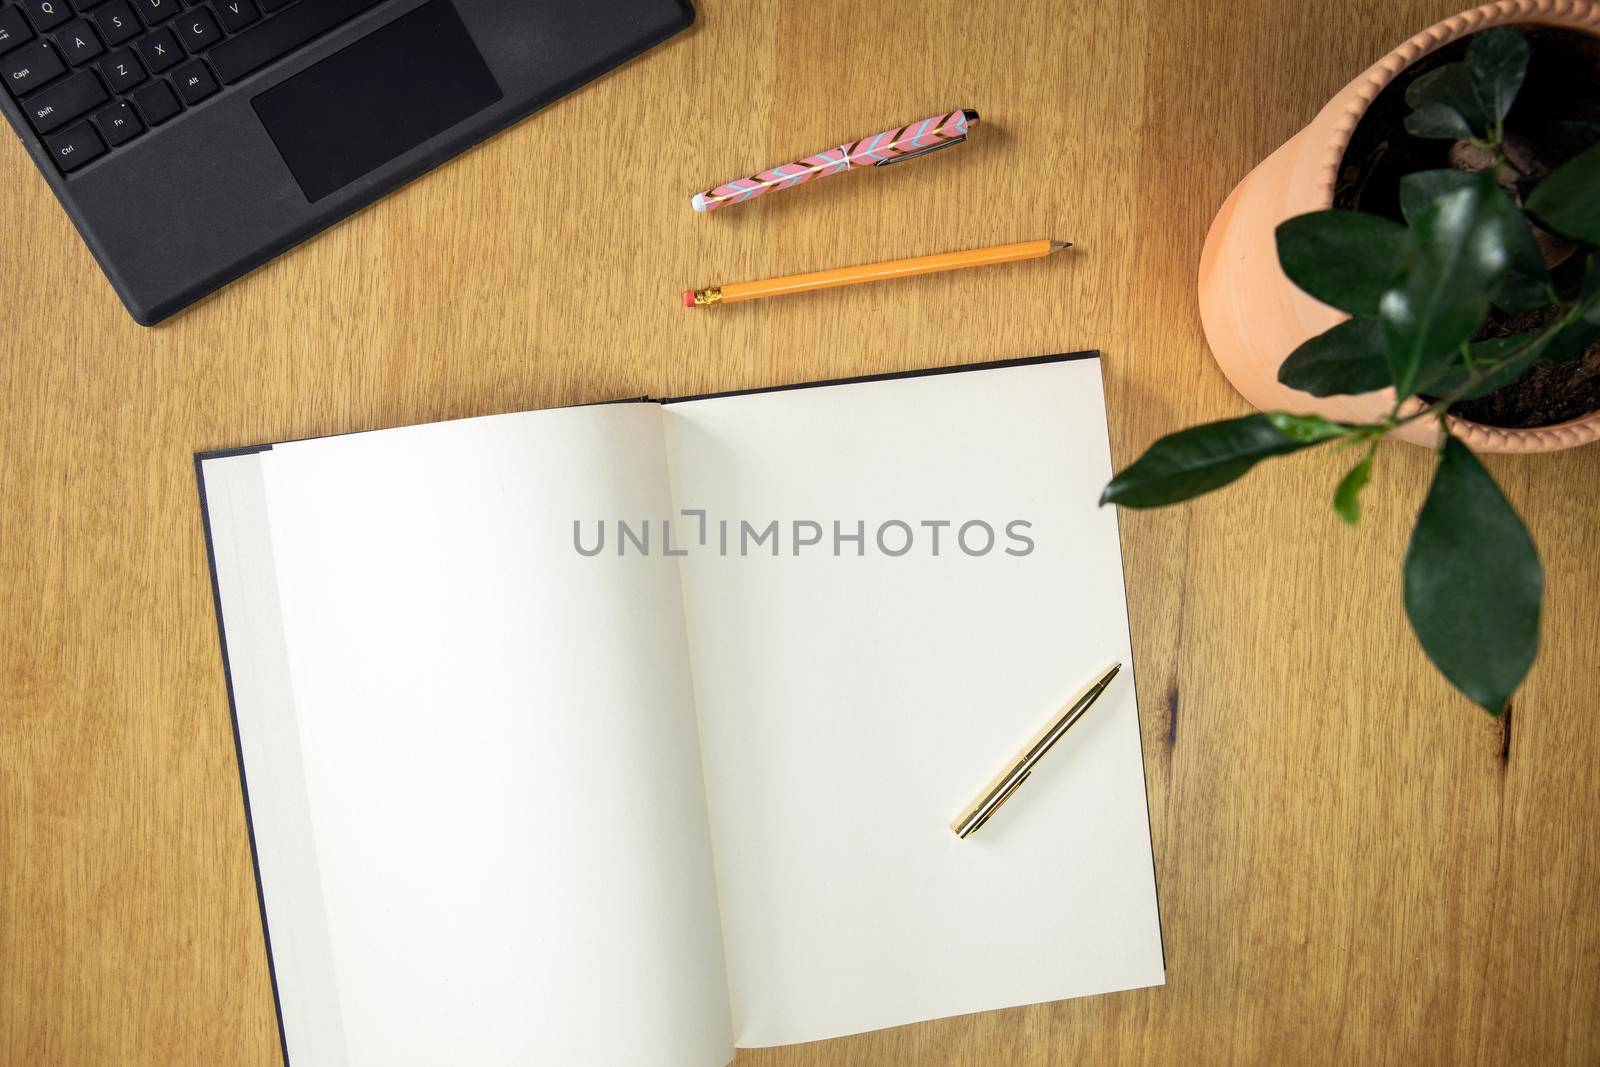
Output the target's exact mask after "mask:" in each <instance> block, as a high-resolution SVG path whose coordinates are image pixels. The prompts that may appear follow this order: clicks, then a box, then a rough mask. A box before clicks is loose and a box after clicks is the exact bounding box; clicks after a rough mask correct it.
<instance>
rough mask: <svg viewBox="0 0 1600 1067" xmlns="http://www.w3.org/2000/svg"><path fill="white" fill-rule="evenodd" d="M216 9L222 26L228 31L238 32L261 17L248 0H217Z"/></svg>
mask: <svg viewBox="0 0 1600 1067" xmlns="http://www.w3.org/2000/svg"><path fill="white" fill-rule="evenodd" d="M216 10H217V18H219V19H221V20H222V28H223V29H225V30H227V31H228V32H229V33H238V32H239V31H240V30H242V29H244V28H245V27H246V26H248V25H250V24H251V23H252V22H254V21H255V20H256V19H258V18H260V17H261V15H260V14H259V13H258V12H257V11H256V5H254V4H252V3H251V2H250V0H217V4H216Z"/></svg>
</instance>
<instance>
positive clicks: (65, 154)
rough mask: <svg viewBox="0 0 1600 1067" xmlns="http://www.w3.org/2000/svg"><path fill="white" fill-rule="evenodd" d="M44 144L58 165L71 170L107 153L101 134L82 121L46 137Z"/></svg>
mask: <svg viewBox="0 0 1600 1067" xmlns="http://www.w3.org/2000/svg"><path fill="white" fill-rule="evenodd" d="M44 146H45V148H46V149H48V150H49V152H50V155H51V156H52V157H53V158H54V159H55V161H56V166H58V167H60V168H61V169H62V170H63V171H67V172H71V171H75V170H77V169H78V168H79V167H81V166H83V165H84V164H85V163H88V162H89V161H90V160H92V159H98V158H99V157H100V156H103V155H105V154H106V146H105V144H104V143H103V142H102V141H101V140H100V135H99V134H97V133H95V132H94V128H93V127H92V126H90V125H89V124H88V123H87V122H80V123H78V125H76V126H74V127H72V129H70V130H68V131H67V132H66V133H58V134H56V135H55V136H54V137H47V138H45V142H44Z"/></svg>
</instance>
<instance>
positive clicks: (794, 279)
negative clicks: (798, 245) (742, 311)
mask: <svg viewBox="0 0 1600 1067" xmlns="http://www.w3.org/2000/svg"><path fill="white" fill-rule="evenodd" d="M1071 247H1072V246H1071V245H1069V244H1067V243H1066V242H1065V241H1024V242H1022V243H1021V244H1015V245H997V246H995V247H994V248H974V249H972V250H970V251H967V252H943V253H941V254H939V255H937V256H918V257H917V258H915V259H893V260H890V261H889V262H887V263H869V264H867V265H865V266H861V267H840V268H838V269H837V270H819V271H814V272H812V273H810V274H791V275H790V276H788V277H787V278H766V279H763V280H761V281H758V282H735V283H734V284H733V285H713V286H710V287H709V288H706V289H686V290H684V293H683V306H684V307H686V308H693V307H710V306H712V305H713V304H737V303H738V302H739V301H741V300H756V299H759V298H761V297H764V296H783V295H784V294H786V293H807V292H810V291H811V290H813V289H832V288H833V287H834V286H836V285H858V284H860V283H861V282H881V281H883V280H884V279H886V278H909V277H911V276H912V275H913V274H933V273H935V272H936V271H941V270H959V269H961V268H962V267H985V266H988V265H989V264H991V263H1014V262H1016V261H1017V260H1019V259H1038V258H1040V257H1041V256H1048V255H1050V254H1051V253H1052V252H1059V251H1061V250H1062V249H1063V248H1071Z"/></svg>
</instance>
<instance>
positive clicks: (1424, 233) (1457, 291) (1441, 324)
mask: <svg viewBox="0 0 1600 1067" xmlns="http://www.w3.org/2000/svg"><path fill="white" fill-rule="evenodd" d="M1503 203H1504V198H1503V195H1502V194H1501V193H1500V191H1499V190H1498V189H1497V188H1495V185H1494V180H1493V179H1492V178H1490V177H1489V176H1488V175H1485V174H1479V175H1475V176H1474V178H1473V181H1472V184H1470V185H1467V186H1464V187H1463V188H1461V189H1457V190H1456V191H1454V192H1451V193H1446V194H1445V195H1444V196H1441V197H1439V198H1438V199H1437V200H1435V201H1434V202H1433V203H1432V204H1430V205H1428V206H1427V207H1426V208H1424V209H1423V210H1422V212H1421V213H1420V214H1418V216H1417V221H1416V222H1415V223H1414V224H1413V225H1412V226H1411V228H1410V229H1409V230H1408V231H1407V240H1406V250H1405V265H1406V271H1405V274H1404V276H1403V277H1402V279H1401V281H1400V283H1399V284H1398V285H1397V286H1396V287H1395V288H1393V289H1390V290H1389V291H1388V292H1386V293H1384V294H1383V298H1382V300H1381V301H1379V319H1380V320H1381V321H1382V323H1383V330H1384V337H1385V339H1386V340H1387V341H1388V344H1389V358H1390V362H1391V373H1392V375H1393V379H1392V380H1393V381H1394V383H1395V389H1396V390H1397V391H1398V392H1399V394H1400V396H1402V397H1404V396H1409V395H1410V394H1411V391H1412V390H1413V388H1414V387H1415V385H1416V383H1417V382H1418V381H1419V380H1421V379H1422V378H1424V377H1426V372H1427V370H1428V369H1429V368H1430V366H1431V365H1433V364H1436V363H1438V362H1441V357H1443V360H1442V362H1448V361H1449V359H1450V358H1451V357H1452V356H1453V355H1454V354H1455V352H1456V351H1457V350H1458V349H1459V348H1460V347H1461V345H1462V343H1463V342H1465V341H1466V340H1467V338H1469V337H1471V336H1472V335H1473V333H1474V332H1475V331H1476V330H1477V328H1478V325H1479V323H1481V322H1482V321H1483V316H1484V314H1485V313H1486V312H1487V311H1488V310H1489V296H1490V294H1491V292H1492V291H1493V290H1494V288H1495V283H1496V282H1497V281H1498V280H1499V277H1500V275H1501V273H1502V272H1503V271H1504V270H1505V269H1506V266H1507V263H1508V261H1509V258H1510V257H1509V254H1508V252H1507V250H1506V218H1505V211H1504V210H1503V207H1502V205H1503Z"/></svg>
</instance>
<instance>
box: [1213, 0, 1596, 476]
mask: <svg viewBox="0 0 1600 1067" xmlns="http://www.w3.org/2000/svg"><path fill="white" fill-rule="evenodd" d="M1506 24H1512V25H1518V24H1520V25H1530V24H1537V25H1542V26H1559V27H1563V28H1566V29H1571V30H1577V31H1581V32H1584V33H1590V34H1596V35H1600V3H1592V2H1589V0H1499V2H1498V3H1493V4H1485V5H1484V6H1482V7H1480V8H1475V9H1474V10H1472V11H1468V12H1465V13H1463V14H1460V15H1456V16H1455V17H1453V18H1448V19H1445V20H1444V21H1443V22H1440V23H1438V24H1437V25H1434V26H1430V27H1429V28H1428V29H1426V30H1423V31H1422V32H1421V33H1419V34H1417V35H1416V36H1415V37H1413V38H1411V40H1409V41H1407V42H1405V43H1404V44H1402V45H1401V46H1400V47H1398V48H1396V49H1395V50H1394V51H1392V52H1390V53H1389V54H1388V55H1386V56H1384V57H1383V58H1382V59H1380V60H1379V61H1378V62H1377V63H1374V64H1373V65H1372V66H1371V67H1370V68H1369V69H1368V70H1367V71H1366V72H1365V73H1363V74H1362V75H1361V76H1360V77H1359V78H1357V79H1356V80H1355V81H1353V82H1351V83H1350V84H1349V85H1347V86H1345V87H1344V89H1343V90H1342V91H1341V92H1340V93H1339V94H1338V95H1337V96H1335V97H1334V98H1333V99H1332V100H1331V101H1329V102H1328V105H1327V106H1326V107H1324V108H1323V109H1322V111H1321V113H1319V114H1318V115H1317V117H1316V118H1314V119H1312V120H1311V124H1310V125H1309V126H1307V127H1306V128H1305V129H1303V130H1301V131H1300V132H1299V133H1298V134H1296V135H1295V136H1294V137H1293V138H1292V139H1291V140H1290V141H1289V142H1288V143H1287V144H1285V145H1284V146H1283V147H1282V148H1279V149H1278V150H1277V151H1276V152H1274V153H1273V154H1272V155H1270V156H1268V157H1267V158H1266V160H1264V161H1263V162H1262V163H1261V164H1260V165H1259V166H1258V167H1256V169H1255V170H1253V171H1251V172H1250V173H1249V174H1248V175H1247V176H1246V177H1245V179H1244V181H1242V182H1240V183H1239V185H1238V187H1237V188H1236V189H1234V191H1233V192H1232V193H1231V194H1230V195H1229V197H1228V199H1227V202H1226V203H1224V204H1223V205H1222V210H1221V211H1220V212H1218V213H1217V217H1216V220H1215V221H1214V222H1213V223H1212V224H1211V232H1210V233H1209V234H1207V236H1206V245H1205V251H1204V253H1203V254H1202V255H1201V257H1200V317H1201V319H1202V321H1203V322H1204V324H1205V331H1206V339H1207V340H1208V341H1209V342H1210V343H1211V351H1212V353H1213V354H1215V356H1216V358H1217V362H1218V363H1219V364H1220V365H1221V366H1222V371H1223V373H1224V374H1226V375H1227V376H1228V380H1229V381H1231V382H1232V383H1233V385H1234V387H1235V388H1236V389H1238V390H1239V392H1241V393H1243V394H1244V396H1245V399H1247V400H1249V401H1250V402H1251V403H1252V404H1254V405H1255V406H1256V407H1258V408H1261V409H1263V410H1273V409H1277V410H1285V411H1292V412H1297V413H1302V414H1304V413H1312V412H1314V413H1317V414H1321V415H1324V416H1327V417H1328V418H1334V419H1346V420H1353V421H1374V420H1376V419H1380V418H1382V417H1383V416H1384V415H1385V414H1387V413H1388V411H1389V409H1390V407H1391V406H1392V405H1393V404H1394V391H1393V390H1387V391H1384V392H1379V393H1367V394H1363V395H1361V396H1332V397H1323V398H1317V397H1314V396H1312V395H1310V394H1309V393H1302V392H1300V391H1299V390H1296V389H1290V388H1288V387H1287V386H1284V385H1280V384H1279V382H1278V367H1279V365H1280V364H1282V363H1283V360H1284V358H1285V357H1286V356H1288V354H1289V353H1290V352H1292V351H1294V349H1295V348H1296V347H1298V346H1299V345H1300V343H1301V342H1303V341H1305V340H1306V339H1307V338H1310V337H1313V336H1315V335H1317V334H1319V333H1322V332H1323V331H1324V330H1327V329H1330V328H1331V327H1333V326H1335V325H1337V324H1338V323H1340V322H1342V321H1343V320H1345V319H1346V318H1348V317H1349V316H1348V315H1346V314H1345V313H1344V312H1342V311H1338V310H1336V309H1334V308H1331V307H1328V306H1327V305H1326V304H1323V303H1320V302H1319V301H1317V300H1314V299H1313V298H1311V297H1309V296H1307V295H1306V294H1305V293H1302V292H1301V291H1300V290H1299V289H1297V288H1295V286H1294V284H1293V283H1291V282H1290V281H1289V279H1288V278H1287V277H1285V276H1284V273H1283V271H1282V270H1281V269H1280V268H1279V267H1278V253H1277V246H1276V244H1275V242H1274V238H1273V230H1274V229H1275V228H1276V227H1277V225H1278V224H1279V223H1280V222H1282V221H1284V220H1285V219H1287V218H1290V217H1291V216H1294V215H1300V214H1304V213H1305V212H1308V211H1320V210H1322V209H1324V208H1328V207H1331V206H1332V205H1333V188H1334V179H1335V177H1336V176H1337V174H1338V170H1339V164H1340V162H1341V160H1342V159H1343V157H1344V150H1345V146H1346V145H1347V144H1349V142H1350V135H1351V134H1352V133H1353V132H1354V130H1355V128H1356V123H1357V122H1359V121H1360V120H1361V116H1362V115H1363V114H1365V113H1366V110H1367V107H1368V105H1370V104H1371V103H1372V101H1373V99H1374V98H1376V97H1377V95H1378V93H1379V92H1380V91H1381V90H1382V89H1383V87H1384V86H1386V85H1388V84H1389V82H1391V81H1392V80H1393V79H1394V78H1395V77H1396V76H1397V75H1398V74H1400V72H1401V71H1403V70H1405V69H1406V68H1407V67H1409V66H1410V65H1411V64H1413V63H1415V62H1416V61H1417V60H1419V59H1421V58H1422V57H1423V56H1426V55H1428V54H1429V53H1430V52H1433V51H1435V50H1436V49H1438V48H1441V47H1443V46H1444V45H1447V44H1449V43H1450V42H1451V41H1454V40H1457V39H1459V38H1461V37H1465V36H1467V35H1469V34H1473V33H1476V32H1478V31H1479V30H1484V29H1487V28H1489V27H1490V26H1499V25H1506ZM1411 404H1412V405H1413V407H1411V408H1409V409H1408V410H1417V409H1420V407H1421V405H1420V403H1419V402H1418V401H1416V400H1413V401H1411ZM1451 428H1452V430H1453V432H1454V433H1455V434H1456V436H1458V437H1460V438H1461V439H1462V440H1463V441H1465V442H1466V443H1467V444H1468V445H1470V446H1471V447H1473V448H1474V449H1477V450H1479V451H1482V452H1554V451H1558V450H1560V449H1563V448H1573V447H1575V446H1577V445H1582V444H1587V443H1589V442H1590V441H1593V440H1595V439H1596V438H1600V412H1594V413H1591V414H1588V415H1585V416H1584V417H1583V418H1580V419H1574V420H1573V421H1571V422H1565V423H1561V424H1560V425H1557V426H1545V427H1541V428H1539V429H1533V430H1505V429H1500V428H1498V427H1494V426H1483V425H1480V424H1478V423H1475V422H1468V421H1466V420H1465V419H1452V420H1451ZM1395 436H1397V437H1400V438H1402V439H1404V440H1407V441H1412V442H1415V443H1418V444H1426V445H1430V446H1431V445H1435V444H1437V442H1438V430H1437V427H1436V426H1435V425H1434V423H1433V420H1431V419H1419V420H1418V421H1417V422H1415V423H1412V424H1411V425H1410V426H1406V427H1404V428H1402V429H1401V430H1399V431H1397V432H1396V433H1395Z"/></svg>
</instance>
